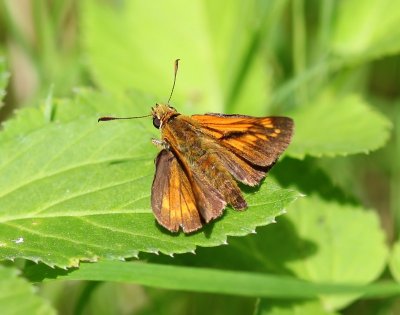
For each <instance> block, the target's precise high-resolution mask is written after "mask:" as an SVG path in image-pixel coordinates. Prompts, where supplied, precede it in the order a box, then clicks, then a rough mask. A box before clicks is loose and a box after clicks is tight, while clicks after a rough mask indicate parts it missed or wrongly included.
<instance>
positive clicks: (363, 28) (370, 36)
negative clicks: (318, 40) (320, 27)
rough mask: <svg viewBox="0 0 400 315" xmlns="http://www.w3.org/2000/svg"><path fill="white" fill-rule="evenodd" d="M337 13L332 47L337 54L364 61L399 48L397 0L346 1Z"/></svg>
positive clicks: (395, 51) (399, 34)
mask: <svg viewBox="0 0 400 315" xmlns="http://www.w3.org/2000/svg"><path fill="white" fill-rule="evenodd" d="M355 12H356V13H357V14H355ZM335 16H336V17H337V18H336V19H335V25H334V26H333V36H332V39H331V47H332V50H333V52H334V53H336V54H337V55H339V56H341V57H343V58H349V57H351V58H354V60H356V61H365V60H368V59H372V58H377V57H381V56H384V55H388V54H395V53H398V52H399V51H400V29H399V28H398V25H399V23H400V3H399V2H398V1H391V0H383V1H381V0H366V1H362V2H360V1H354V0H350V1H343V2H340V4H339V5H338V12H337V13H336V15H335Z"/></svg>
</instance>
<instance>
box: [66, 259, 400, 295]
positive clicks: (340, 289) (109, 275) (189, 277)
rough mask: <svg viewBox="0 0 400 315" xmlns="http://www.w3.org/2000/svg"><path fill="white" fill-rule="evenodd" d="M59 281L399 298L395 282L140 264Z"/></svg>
mask: <svg viewBox="0 0 400 315" xmlns="http://www.w3.org/2000/svg"><path fill="white" fill-rule="evenodd" d="M58 279H59V280H92V281H112V282H122V283H137V284H142V285H145V286H149V287H156V288H165V289H172V290H181V291H193V292H208V293H217V294H233V295H242V296H253V297H272V298H284V299H286V298H289V299H293V298H298V299H309V298H315V297H316V296H317V295H318V294H332V295H338V294H340V295H341V294H349V293H352V294H354V293H358V294H364V296H365V297H374V296H375V297H378V296H392V295H399V294H400V287H399V286H398V285H397V284H396V283H393V282H386V283H377V284H374V285H367V286H362V285H339V284H336V285H333V284H317V283H311V282H307V281H304V280H299V279H296V278H293V277H288V276H277V275H270V274H262V273H252V272H237V271H236V272H232V271H226V270H216V269H210V268H193V267H183V266H179V267H178V266H169V265H160V264H151V263H141V262H118V261H103V262H99V263H96V264H91V263H82V264H81V267H80V268H79V269H76V270H74V271H71V272H69V273H68V274H67V275H64V276H59V278H58ZM210 279H212V281H210Z"/></svg>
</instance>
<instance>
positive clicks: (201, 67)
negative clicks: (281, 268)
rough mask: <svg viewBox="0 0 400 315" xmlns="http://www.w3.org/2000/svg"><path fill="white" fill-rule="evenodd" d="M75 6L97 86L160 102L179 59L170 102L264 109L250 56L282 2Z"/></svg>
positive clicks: (259, 68) (262, 85)
mask: <svg viewBox="0 0 400 315" xmlns="http://www.w3.org/2000/svg"><path fill="white" fill-rule="evenodd" d="M80 4H81V8H82V10H81V13H82V14H81V17H82V32H83V43H84V46H85V49H86V51H87V53H88V61H89V68H90V71H91V74H92V76H93V78H94V80H95V82H96V83H97V84H98V85H99V86H100V87H101V88H103V89H105V90H111V91H114V92H120V91H126V90H129V89H131V88H132V87H135V88H137V89H140V90H143V91H145V92H147V93H151V94H154V95H158V96H160V97H162V99H161V101H162V102H166V101H167V98H168V94H169V91H170V89H171V85H172V74H173V61H174V60H175V59H176V58H180V59H181V65H180V70H179V74H178V80H177V88H176V89H175V92H174V93H175V94H174V97H173V100H174V101H177V102H180V103H181V104H182V103H183V102H185V104H184V105H183V106H181V110H184V109H185V110H189V111H191V112H193V111H196V112H199V113H201V112H204V111H217V112H223V109H227V108H228V107H229V110H230V111H236V110H238V109H239V110H240V109H246V113H247V114H257V113H258V114H260V113H262V112H263V108H262V107H261V104H263V103H265V100H266V97H267V94H268V89H269V86H270V84H269V79H268V77H267V73H266V72H265V71H264V68H265V65H264V63H263V60H264V59H263V58H261V57H260V56H258V54H257V53H256V52H257V48H258V41H259V37H260V36H261V33H259V31H260V30H261V29H268V28H267V27H266V25H267V22H269V21H270V20H271V19H273V18H275V17H276V16H277V15H278V16H279V14H280V13H279V12H280V11H281V10H282V7H283V6H282V4H284V3H283V2H281V3H277V4H267V5H264V4H262V3H259V2H258V1H246V2H242V1H232V2H231V3H230V5H229V6H227V5H226V4H225V3H224V2H220V1H201V0H194V1H187V2H182V1H176V0H168V1H162V2H160V3H157V4H155V3H151V2H145V1H124V2H120V3H118V5H110V4H107V3H105V2H104V3H99V2H98V1H93V0H86V1H81V3H80ZM221 13H223V14H221ZM238 21H240V27H239V24H238V23H237V22H238ZM188 25H190V27H188ZM126 30H129V34H131V35H129V36H127V33H126ZM243 86H245V94H244V95H240V93H238V91H239V90H240V89H241V87H243ZM241 96H243V97H241ZM228 103H229V104H228Z"/></svg>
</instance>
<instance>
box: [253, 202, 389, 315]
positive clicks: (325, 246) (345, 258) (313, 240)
mask: <svg viewBox="0 0 400 315" xmlns="http://www.w3.org/2000/svg"><path fill="white" fill-rule="evenodd" d="M288 218H289V219H290V222H287V223H285V224H282V223H283V222H284V221H280V224H279V229H278V228H276V226H273V227H272V228H271V229H270V230H269V231H266V235H269V237H266V238H265V239H260V240H258V242H259V243H260V242H262V243H263V248H264V247H268V246H271V245H272V244H276V243H279V244H283V245H282V246H281V247H280V248H279V250H277V251H275V252H274V253H273V254H271V255H270V256H269V258H270V259H271V260H272V261H274V263H275V266H277V267H278V268H282V267H284V268H287V269H288V270H290V271H291V272H293V273H295V274H296V275H297V276H299V277H300V278H302V279H306V280H309V281H312V282H328V283H343V282H345V283H357V284H367V283H369V282H371V281H373V280H375V279H376V278H377V277H378V276H379V275H380V274H381V273H382V271H383V269H384V268H385V265H386V257H387V248H386V245H385V236H384V233H383V231H382V230H381V228H380V225H379V220H378V218H377V216H376V214H375V213H374V212H372V211H365V210H364V209H362V208H361V207H359V206H354V205H351V204H341V203H339V202H337V201H326V200H323V199H322V198H320V197H318V196H307V197H306V198H303V199H302V200H299V201H298V202H296V205H295V207H293V208H292V209H291V211H290V213H289V216H288ZM293 230H294V231H295V232H294V231H293ZM365 231H368V233H365ZM293 234H295V235H297V236H296V237H288V235H293ZM361 235H362V237H360V236H361ZM299 238H300V240H303V241H299V240H298V239H299ZM295 253H300V254H302V255H301V256H300V257H299V256H297V258H295V259H293V257H296V256H293V255H295ZM350 257H351V259H350ZM360 266H362V268H360ZM355 298H356V296H342V297H332V296H321V300H322V303H323V305H324V307H325V309H327V310H335V309H340V308H342V307H343V306H345V305H348V304H349V303H350V302H351V301H353V300H354V299H355Z"/></svg>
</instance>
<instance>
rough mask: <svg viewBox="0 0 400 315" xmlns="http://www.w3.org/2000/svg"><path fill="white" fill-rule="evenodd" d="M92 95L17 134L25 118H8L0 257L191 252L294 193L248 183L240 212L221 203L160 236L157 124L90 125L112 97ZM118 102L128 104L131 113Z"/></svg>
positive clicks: (237, 230)
mask: <svg viewBox="0 0 400 315" xmlns="http://www.w3.org/2000/svg"><path fill="white" fill-rule="evenodd" d="M89 94H90V95H91V96H93V97H85V93H83V97H78V98H77V99H76V100H75V101H74V102H72V101H71V102H65V103H63V105H62V106H59V107H56V108H55V113H56V115H55V122H46V120H45V119H42V120H41V121H42V123H36V125H35V128H33V129H31V130H30V129H29V128H27V127H26V128H25V130H26V133H25V134H22V135H17V133H16V132H14V131H15V130H16V128H15V126H17V125H23V119H22V120H21V121H18V120H17V121H16V122H15V126H14V123H12V122H10V123H9V125H8V128H9V130H11V131H12V132H11V131H8V132H9V133H7V129H6V134H7V135H8V137H9V138H7V141H2V142H1V144H0V152H1V153H0V171H1V173H2V176H1V177H0V191H1V193H0V204H1V208H0V244H1V246H0V259H14V258H16V257H22V258H26V259H30V260H33V261H43V262H45V263H46V264H49V265H52V266H53V265H56V266H60V267H70V266H77V265H78V264H79V261H81V260H90V261H96V260H98V259H105V258H111V259H124V258H128V257H133V256H137V255H138V253H139V252H140V251H144V252H152V253H158V252H162V253H166V254H173V253H183V252H190V251H194V250H195V248H196V246H217V245H221V244H224V243H225V242H226V239H227V236H228V235H232V236H241V235H246V234H248V233H251V232H253V231H254V229H255V228H256V227H257V226H261V225H266V224H268V223H271V222H273V221H274V218H275V217H276V216H278V215H279V214H281V213H282V211H283V209H284V208H285V207H286V206H287V205H288V204H289V203H290V202H292V201H293V200H295V199H296V198H297V197H298V193H296V192H295V191H293V190H285V189H281V188H280V187H279V186H278V185H277V184H276V183H275V182H274V181H273V180H271V179H267V180H266V181H265V182H264V183H263V185H261V186H260V187H259V188H256V189H246V192H245V198H246V200H247V201H248V204H249V208H248V209H247V211H243V212H236V211H233V210H230V209H228V210H227V211H226V213H225V215H224V216H223V218H221V219H220V220H218V221H217V222H214V223H212V224H209V225H208V226H207V227H206V228H204V229H202V230H201V231H200V232H198V233H195V234H192V235H188V236H187V235H184V234H182V233H181V234H174V235H172V234H170V233H167V231H166V230H164V229H163V228H161V227H160V226H158V225H157V224H156V222H155V219H154V216H153V213H152V211H151V208H150V188H151V182H152V178H153V173H154V163H153V160H154V157H155V155H156V154H157V149H156V148H155V147H154V146H153V145H152V144H151V141H150V138H151V133H150V131H149V130H150V128H151V130H156V129H154V128H153V127H152V126H151V122H150V121H149V120H136V121H123V122H112V123H107V124H106V123H103V124H99V123H97V117H99V116H100V114H99V113H100V112H103V113H106V111H107V110H108V107H107V106H108V105H109V102H110V99H109V97H107V96H105V97H101V95H96V93H89ZM94 96H96V97H94ZM137 101H138V100H137ZM125 103H126V104H125V105H127V106H126V107H127V108H126V109H125V110H132V112H134V111H135V110H137V109H135V105H136V103H134V102H131V103H129V99H125ZM81 108H86V113H85V110H82V109H81ZM39 112H41V111H40V110H39ZM42 112H43V111H42ZM77 113H78V114H77ZM27 117H28V118H29V117H37V118H39V115H38V114H37V113H33V112H32V114H30V115H27ZM27 123H29V122H27ZM11 134H15V135H16V136H15V137H14V138H12V137H10V135H11Z"/></svg>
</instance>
